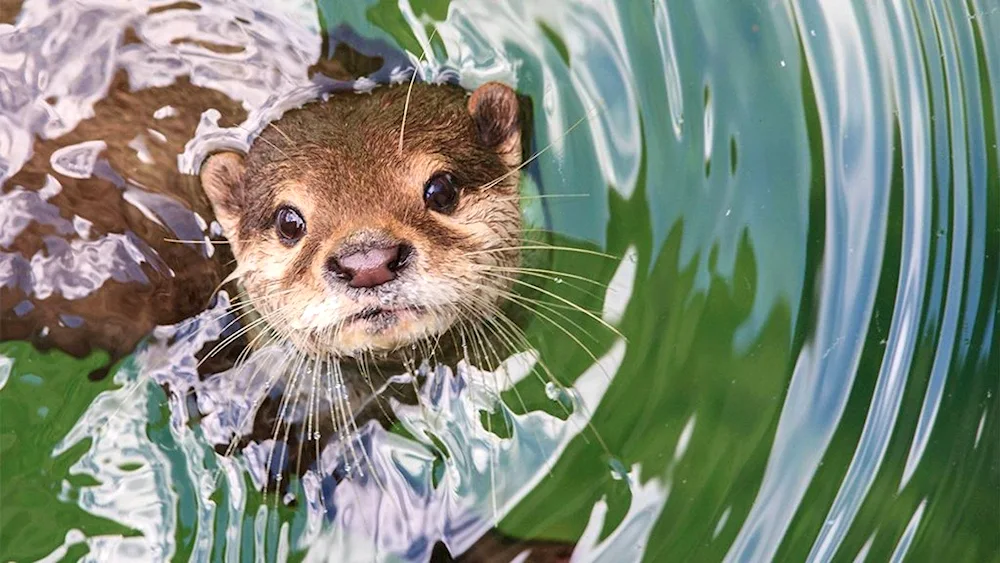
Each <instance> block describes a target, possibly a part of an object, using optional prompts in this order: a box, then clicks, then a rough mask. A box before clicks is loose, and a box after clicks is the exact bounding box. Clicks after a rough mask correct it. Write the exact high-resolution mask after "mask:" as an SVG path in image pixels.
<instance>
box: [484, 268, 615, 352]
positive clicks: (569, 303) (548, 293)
mask: <svg viewBox="0 0 1000 563" xmlns="http://www.w3.org/2000/svg"><path fill="white" fill-rule="evenodd" d="M489 275H494V276H497V277H499V278H501V279H504V280H507V281H509V282H511V283H515V284H520V285H523V286H525V287H529V288H531V289H534V290H536V291H540V292H542V293H544V294H545V295H548V296H549V297H552V298H555V299H558V300H559V301H562V302H563V303H565V304H566V305H569V306H570V307H573V308H574V309H575V310H577V311H580V312H581V313H583V314H585V315H587V316H588V317H590V318H591V319H593V320H595V321H597V322H598V323H600V324H601V325H603V326H604V328H606V329H608V330H610V331H611V332H613V333H615V335H616V336H618V337H619V338H622V339H624V340H625V341H626V342H628V339H627V338H625V335H624V334H622V333H621V331H619V330H618V329H617V328H615V327H613V326H611V324H609V323H608V322H607V321H605V320H604V319H602V318H601V317H598V316H597V315H595V314H594V313H592V312H590V311H588V310H586V309H584V308H583V307H580V306H579V305H577V304H576V303H573V302H572V301H570V300H569V299H566V298H565V297H562V296H561V295H558V294H556V293H553V292H551V291H549V290H547V289H545V288H542V287H539V286H537V285H535V284H533V283H530V282H526V281H524V280H522V279H518V278H512V277H510V276H504V275H502V274H496V273H490V274H489Z"/></svg>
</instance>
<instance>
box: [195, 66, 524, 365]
mask: <svg viewBox="0 0 1000 563" xmlns="http://www.w3.org/2000/svg"><path fill="white" fill-rule="evenodd" d="M406 98H407V88H406V87H405V86H404V87H394V88H381V89H377V90H375V91H374V93H372V94H370V95H365V94H353V93H347V94H339V95H334V96H331V98H330V99H329V101H327V102H322V103H314V104H311V105H307V106H305V107H303V108H301V109H298V110H294V111H291V112H288V113H286V114H285V115H284V116H283V117H282V118H281V119H279V120H278V121H277V122H276V123H274V124H272V126H269V127H268V128H267V129H266V130H265V131H264V132H263V133H262V134H261V136H260V137H259V138H258V139H257V140H256V141H255V142H254V144H253V146H252V147H251V149H250V151H249V153H248V154H247V155H246V156H245V157H243V156H240V155H237V154H235V153H219V154H215V155H213V156H211V157H210V158H209V159H208V160H207V161H206V162H205V164H204V165H203V167H202V171H201V180H202V186H203V188H204V189H205V192H206V194H207V195H208V197H209V199H210V200H211V202H212V206H213V208H214V210H215V212H216V217H217V219H218V220H219V223H220V224H221V225H222V227H223V230H224V233H225V235H226V237H227V238H228V239H229V241H230V243H231V245H232V249H233V253H234V255H235V257H236V259H237V263H238V267H237V273H238V275H239V278H240V280H241V282H242V285H243V287H244V288H245V290H246V291H247V295H248V296H249V299H250V300H251V301H252V303H253V306H254V308H255V309H256V310H257V311H258V312H259V313H260V314H261V315H262V316H263V317H265V318H266V319H267V321H266V322H267V324H268V326H269V327H270V328H271V329H273V330H274V331H275V332H276V333H278V334H279V335H281V336H283V337H285V338H286V339H288V340H289V341H290V342H292V343H293V344H294V345H295V346H297V347H298V348H299V349H300V350H302V351H304V352H307V353H310V354H331V355H353V354H357V353H360V352H366V351H371V352H390V351H392V350H394V349H397V348H400V347H403V346H408V345H410V344H414V343H417V342H418V341H421V340H423V339H427V338H432V337H434V336H437V335H441V334H443V333H445V332H446V331H448V330H449V329H450V328H452V327H454V326H456V325H457V324H460V323H465V322H467V321H473V322H475V321H476V320H478V319H482V318H485V317H489V316H492V315H493V314H494V313H495V312H496V311H497V307H498V305H499V301H500V300H501V298H502V296H503V295H504V293H505V292H506V291H508V290H509V288H510V285H511V283H512V279H513V277H514V274H513V273H512V269H513V268H516V266H517V265H518V262H519V256H520V255H519V251H518V250H517V247H518V246H519V241H520V230H521V215H520V206H519V201H518V172H517V169H518V167H519V165H520V164H521V123H520V119H519V112H518V101H517V97H516V95H515V93H514V91H513V90H511V89H510V88H508V87H507V86H504V85H501V84H497V83H490V84H486V85H484V86H482V87H480V88H479V89H477V90H476V91H475V92H473V94H472V96H471V97H469V95H468V94H467V93H466V92H465V91H464V90H462V89H460V88H458V87H451V86H432V85H414V87H413V91H412V94H411V96H410V101H409V107H408V108H407V110H406V121H405V129H404V135H403V140H402V144H400V124H401V123H402V122H403V113H404V107H405V106H406Z"/></svg>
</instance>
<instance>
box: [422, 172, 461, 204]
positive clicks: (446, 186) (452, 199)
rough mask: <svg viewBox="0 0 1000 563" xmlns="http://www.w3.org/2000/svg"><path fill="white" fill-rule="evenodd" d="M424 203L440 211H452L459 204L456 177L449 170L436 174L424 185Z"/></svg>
mask: <svg viewBox="0 0 1000 563" xmlns="http://www.w3.org/2000/svg"><path fill="white" fill-rule="evenodd" d="M424 204H425V205H426V206H427V209H430V210H431V211H436V212H438V213H451V212H452V211H454V210H455V206H456V205H458V187H457V186H455V177H454V176H452V175H451V174H448V173H447V172H444V173H442V174H435V175H434V176H431V179H430V180H427V184H426V185H424Z"/></svg>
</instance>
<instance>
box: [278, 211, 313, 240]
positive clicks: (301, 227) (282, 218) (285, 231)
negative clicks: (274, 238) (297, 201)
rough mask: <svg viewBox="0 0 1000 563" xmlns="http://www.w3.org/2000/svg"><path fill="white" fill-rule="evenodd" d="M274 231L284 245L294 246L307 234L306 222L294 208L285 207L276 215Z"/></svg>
mask: <svg viewBox="0 0 1000 563" xmlns="http://www.w3.org/2000/svg"><path fill="white" fill-rule="evenodd" d="M274 230H275V231H276V232H277V233H278V238H279V239H281V242H282V243H284V244H286V245H288V246H292V245H293V244H295V243H297V242H299V239H300V238H302V236H303V235H305V234H306V220H305V219H303V218H302V215H301V214H299V212H298V211H296V210H295V208H294V207H288V206H287V205H285V206H282V207H279V208H278V212H277V213H276V214H275V215H274Z"/></svg>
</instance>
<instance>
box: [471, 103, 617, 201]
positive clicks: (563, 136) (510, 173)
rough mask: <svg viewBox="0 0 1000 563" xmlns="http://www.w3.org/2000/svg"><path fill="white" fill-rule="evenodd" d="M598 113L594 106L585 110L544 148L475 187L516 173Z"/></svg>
mask: <svg viewBox="0 0 1000 563" xmlns="http://www.w3.org/2000/svg"><path fill="white" fill-rule="evenodd" d="M598 113H599V112H598V110H597V108H594V109H592V110H590V111H589V112H587V115H585V116H583V117H581V118H580V119H578V120H577V121H576V123H574V124H573V125H570V126H569V129H567V130H566V131H564V132H563V134H562V135H559V136H558V137H556V138H555V139H553V140H552V142H551V143H549V144H548V145H546V146H545V148H543V149H542V150H540V151H538V152H536V153H535V154H534V155H532V156H531V158H529V159H527V160H525V161H524V162H522V163H521V164H520V165H519V166H517V167H516V168H514V169H512V170H511V171H509V172H507V173H506V174H504V175H503V176H500V177H499V178H497V179H495V180H492V181H490V182H487V183H485V184H483V185H482V186H479V188H477V189H483V190H486V189H489V188H492V187H493V186H495V185H497V184H499V183H500V182H503V181H504V180H506V179H507V178H510V177H511V176H513V175H514V174H517V173H518V172H519V171H520V170H521V169H522V168H524V167H525V166H527V165H529V164H531V163H532V162H534V161H535V160H536V159H537V158H538V157H540V156H542V155H543V154H545V153H546V152H548V151H549V149H551V148H552V147H554V146H555V144H556V143H558V142H560V141H562V140H563V139H564V138H566V136H567V135H569V134H570V133H572V132H573V130H574V129H576V128H577V127H579V126H580V125H581V124H582V123H583V122H584V121H589V120H590V119H592V118H593V117H594V116H596V115H597V114H598Z"/></svg>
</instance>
